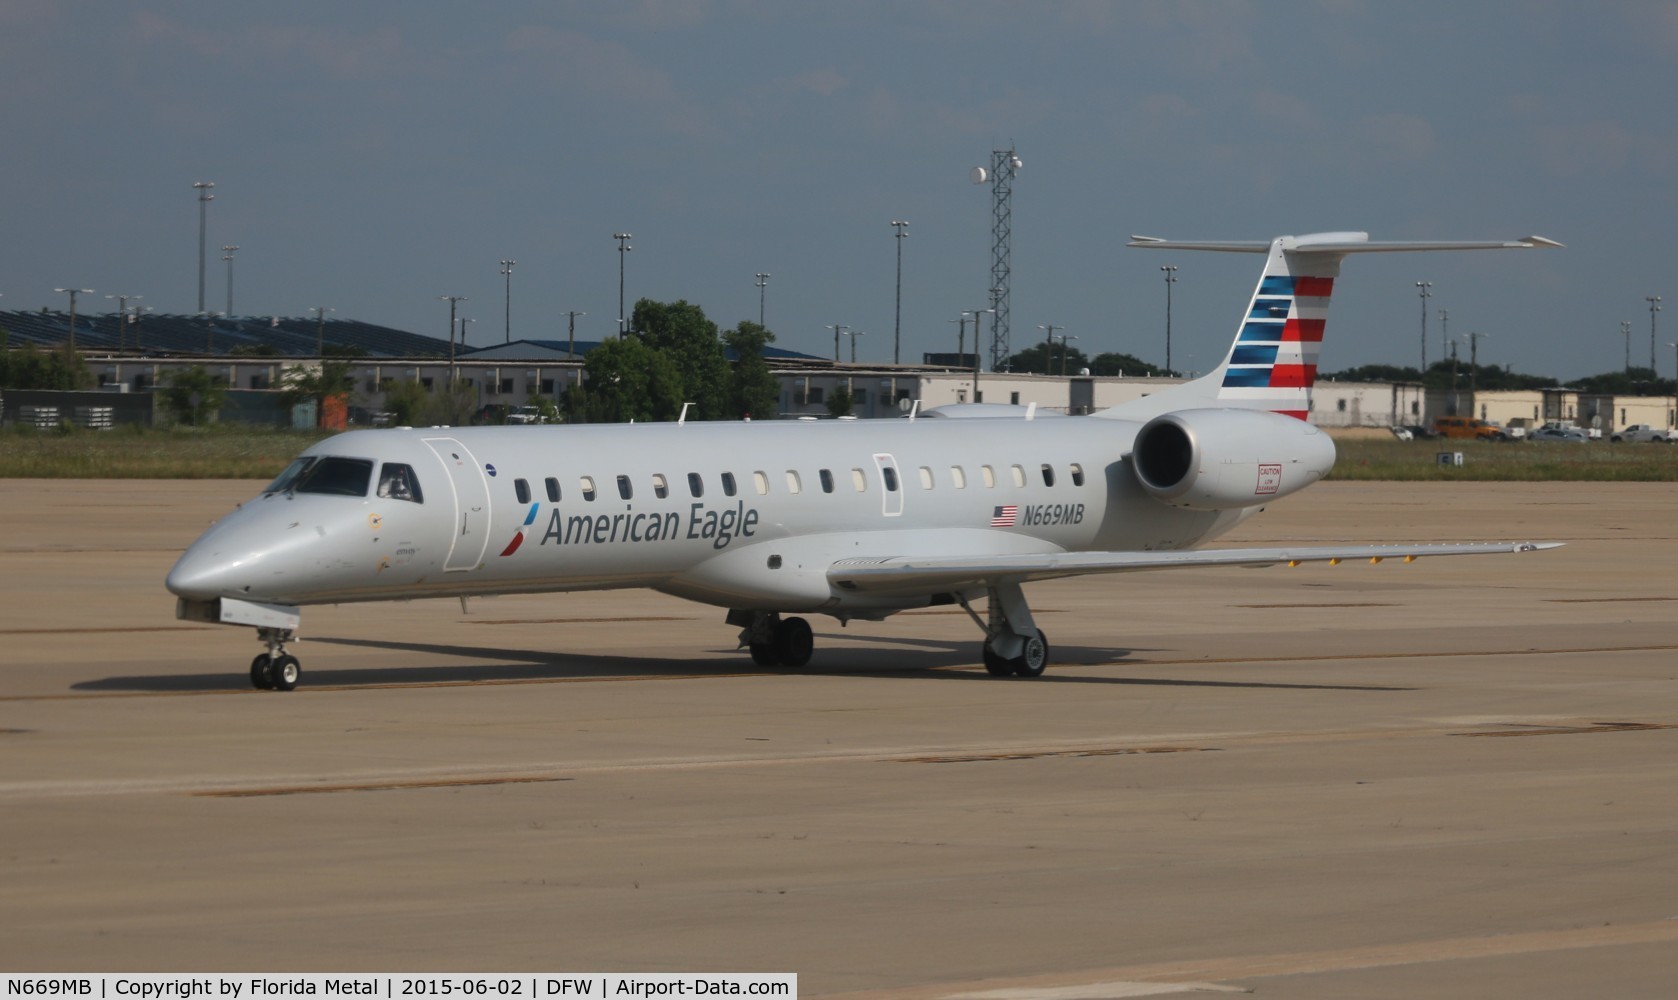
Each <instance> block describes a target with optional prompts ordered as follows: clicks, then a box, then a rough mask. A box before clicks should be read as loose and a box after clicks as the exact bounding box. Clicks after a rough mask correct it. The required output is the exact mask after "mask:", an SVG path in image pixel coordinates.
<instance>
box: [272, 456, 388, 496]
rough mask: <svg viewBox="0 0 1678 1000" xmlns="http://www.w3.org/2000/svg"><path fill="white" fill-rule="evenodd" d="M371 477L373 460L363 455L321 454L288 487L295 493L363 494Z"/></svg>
mask: <svg viewBox="0 0 1678 1000" xmlns="http://www.w3.org/2000/svg"><path fill="white" fill-rule="evenodd" d="M372 480H373V462H372V460H370V459H365V458H323V459H320V460H319V461H317V462H315V464H313V465H311V466H309V468H308V469H307V470H306V471H305V472H304V473H303V474H302V475H301V476H299V477H298V478H297V482H296V485H294V486H292V487H291V488H292V489H293V490H295V491H296V492H298V493H325V494H329V495H331V496H340V497H364V496H366V495H367V487H368V485H369V484H370V483H371V482H372Z"/></svg>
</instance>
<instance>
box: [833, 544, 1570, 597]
mask: <svg viewBox="0 0 1678 1000" xmlns="http://www.w3.org/2000/svg"><path fill="white" fill-rule="evenodd" d="M1561 544H1562V543H1561V542H1462V543H1449V544H1439V545H1338V546H1313V547H1305V548H1269V549H1198V550H1193V549H1191V550H1187V551H1181V552H1045V553H1041V554H1038V553H1030V554H1021V555H994V556H957V557H942V558H940V557H933V558H922V557H915V556H881V557H875V558H851V559H841V560H839V561H838V562H835V563H834V564H833V565H832V566H831V567H830V568H829V569H828V571H827V578H828V581H829V582H830V583H832V584H833V585H834V586H836V587H839V588H840V589H842V590H853V591H860V590H866V591H873V592H903V593H925V592H927V591H928V590H942V589H950V590H954V589H959V588H962V587H971V586H981V585H986V584H989V583H992V582H995V581H998V580H1007V581H1010V582H1015V583H1024V582H1027V581H1030V580H1052V579H1056V578H1058V577H1066V576H1084V575H1087V574H1093V573H1135V572H1141V571H1143V570H1153V569H1183V568H1187V567H1190V566H1274V565H1276V564H1277V563H1287V564H1289V565H1293V564H1296V563H1306V562H1339V561H1341V560H1368V561H1370V562H1380V561H1382V560H1383V559H1403V560H1405V561H1406V562H1410V561H1413V560H1415V559H1419V558H1421V557H1423V556H1472V555H1493V554H1500V553H1512V552H1537V551H1539V550H1541V549H1553V548H1557V547H1559V546H1560V545H1561Z"/></svg>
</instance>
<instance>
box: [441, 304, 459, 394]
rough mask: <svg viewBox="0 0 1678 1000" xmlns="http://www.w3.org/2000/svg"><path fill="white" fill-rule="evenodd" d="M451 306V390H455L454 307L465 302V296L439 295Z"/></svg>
mask: <svg viewBox="0 0 1678 1000" xmlns="http://www.w3.org/2000/svg"><path fill="white" fill-rule="evenodd" d="M437 297H438V298H439V299H442V300H444V301H446V302H448V304H449V388H450V389H453V388H454V307H455V305H456V303H460V302H465V301H466V296H464V295H439V296H437Z"/></svg>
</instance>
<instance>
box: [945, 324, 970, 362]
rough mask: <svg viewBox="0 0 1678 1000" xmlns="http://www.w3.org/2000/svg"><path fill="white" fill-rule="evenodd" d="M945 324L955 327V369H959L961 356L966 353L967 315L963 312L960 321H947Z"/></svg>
mask: <svg viewBox="0 0 1678 1000" xmlns="http://www.w3.org/2000/svg"><path fill="white" fill-rule="evenodd" d="M944 322H946V323H955V324H957V325H956V367H957V368H959V367H961V356H962V355H963V354H965V353H967V313H966V312H963V313H962V314H961V318H960V319H947V320H945V321H944Z"/></svg>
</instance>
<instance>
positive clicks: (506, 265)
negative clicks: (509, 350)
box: [460, 260, 518, 344]
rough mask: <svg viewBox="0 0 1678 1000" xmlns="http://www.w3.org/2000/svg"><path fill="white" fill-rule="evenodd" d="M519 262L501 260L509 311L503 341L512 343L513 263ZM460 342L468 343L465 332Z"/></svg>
mask: <svg viewBox="0 0 1678 1000" xmlns="http://www.w3.org/2000/svg"><path fill="white" fill-rule="evenodd" d="M517 263H518V261H516V260H504V261H502V262H501V273H502V274H503V275H505V276H506V278H507V311H506V313H505V314H504V315H505V317H506V318H505V320H504V321H503V323H502V328H501V336H502V343H506V344H511V343H512V342H513V265H514V264H517ZM460 342H461V343H462V344H464V343H466V337H465V335H464V333H463V334H462V336H461V338H460Z"/></svg>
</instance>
